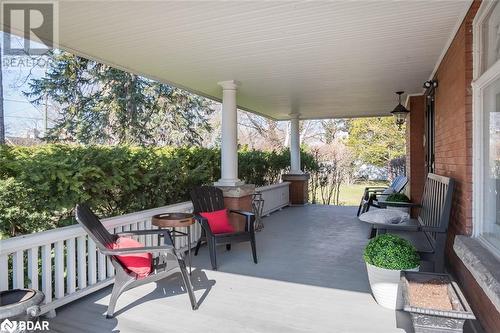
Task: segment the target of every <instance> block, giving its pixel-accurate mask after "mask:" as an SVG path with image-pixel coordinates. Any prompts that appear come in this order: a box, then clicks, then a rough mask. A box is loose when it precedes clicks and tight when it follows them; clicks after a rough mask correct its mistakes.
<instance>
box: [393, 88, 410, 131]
mask: <svg viewBox="0 0 500 333" xmlns="http://www.w3.org/2000/svg"><path fill="white" fill-rule="evenodd" d="M396 94H397V95H398V102H399V103H398V105H396V107H395V108H394V110H392V111H391V113H392V115H393V116H394V119H396V125H398V127H399V129H401V126H403V124H404V123H405V121H406V115H408V113H410V111H408V109H407V108H405V107H404V106H403V104H401V95H403V94H404V91H396Z"/></svg>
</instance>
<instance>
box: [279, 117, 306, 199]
mask: <svg viewBox="0 0 500 333" xmlns="http://www.w3.org/2000/svg"><path fill="white" fill-rule="evenodd" d="M290 117H291V118H290V173H288V174H284V175H283V176H282V177H281V178H282V180H283V181H284V182H289V183H290V186H289V191H290V203H291V204H292V205H305V204H307V202H308V196H309V195H308V194H309V193H308V190H309V187H308V186H309V174H307V173H304V172H302V170H301V169H300V130H299V124H300V120H299V117H300V114H298V113H291V114H290Z"/></svg>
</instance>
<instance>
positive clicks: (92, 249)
mask: <svg viewBox="0 0 500 333" xmlns="http://www.w3.org/2000/svg"><path fill="white" fill-rule="evenodd" d="M88 241H89V245H88V250H87V251H88V256H89V257H88V260H89V262H88V271H89V284H90V285H93V284H95V283H96V282H97V271H96V269H97V261H96V256H97V249H96V246H95V243H94V241H93V240H92V239H90V238H89V239H88Z"/></svg>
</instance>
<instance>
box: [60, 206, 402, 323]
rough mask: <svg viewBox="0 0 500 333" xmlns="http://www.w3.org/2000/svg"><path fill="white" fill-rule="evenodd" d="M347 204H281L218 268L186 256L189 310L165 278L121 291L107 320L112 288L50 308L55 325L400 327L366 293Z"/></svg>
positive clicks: (204, 256)
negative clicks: (253, 241)
mask: <svg viewBox="0 0 500 333" xmlns="http://www.w3.org/2000/svg"><path fill="white" fill-rule="evenodd" d="M355 213H356V209H355V208H353V207H335V206H316V205H309V206H305V207H290V208H285V209H283V210H282V211H280V212H276V213H274V214H272V215H271V216H269V217H266V218H265V219H264V223H265V228H264V230H263V231H262V232H259V233H258V234H257V251H258V256H259V263H258V264H257V265H255V264H254V263H253V261H252V257H251V251H250V244H244V243H243V244H236V245H233V249H232V250H231V251H230V252H227V251H226V250H225V247H224V246H221V247H220V248H219V252H218V263H219V270H218V271H211V270H210V269H209V267H210V261H209V258H208V251H207V249H206V247H202V248H201V250H200V255H199V256H198V257H194V260H193V263H194V266H195V267H196V269H195V271H194V272H193V284H194V285H195V289H196V296H197V298H198V299H199V302H200V303H201V305H200V308H199V310H197V311H192V310H191V309H190V305H189V300H188V297H187V295H186V294H185V293H184V292H183V290H182V289H181V288H180V277H179V276H173V277H172V278H170V279H166V280H162V281H160V282H158V283H156V284H155V283H152V284H149V285H146V286H142V287H139V288H136V289H133V290H130V291H128V292H126V293H125V294H124V295H122V297H121V298H120V299H119V301H118V305H117V313H116V317H115V318H114V319H105V317H104V316H103V314H104V313H105V312H106V307H107V304H108V301H109V294H110V292H111V288H106V289H104V290H102V291H100V292H97V293H94V294H91V295H89V296H87V297H85V298H83V299H81V300H78V301H76V302H73V303H71V304H68V305H67V306H65V307H62V308H60V309H58V311H57V317H56V318H54V319H52V320H51V322H50V327H51V329H52V330H53V331H57V332H94V333H98V332H99V333H100V332H123V333H128V332H147V333H152V332H197V333H199V332H231V333H234V332H384V333H390V332H404V330H401V329H398V328H397V326H401V325H403V326H407V324H408V322H407V317H406V316H405V315H404V314H397V313H396V312H394V311H390V310H386V309H383V308H382V307H380V306H378V305H377V304H376V303H375V301H374V300H373V298H372V296H371V294H370V288H369V285H368V279H367V276H366V269H365V266H364V262H363V259H362V252H363V248H364V246H365V244H366V243H367V241H368V240H367V235H368V228H369V227H368V225H365V224H364V223H360V222H359V221H358V220H357V218H356V217H355Z"/></svg>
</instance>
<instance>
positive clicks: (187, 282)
mask: <svg viewBox="0 0 500 333" xmlns="http://www.w3.org/2000/svg"><path fill="white" fill-rule="evenodd" d="M177 262H178V263H179V268H180V271H181V276H182V281H183V282H184V287H185V288H186V291H187V294H188V296H189V301H190V302H191V307H192V308H193V310H196V309H198V303H197V302H196V297H195V295H194V291H193V285H192V284H191V280H190V279H189V275H188V272H187V270H186V263H185V262H184V259H182V258H179V257H178V256H177Z"/></svg>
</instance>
